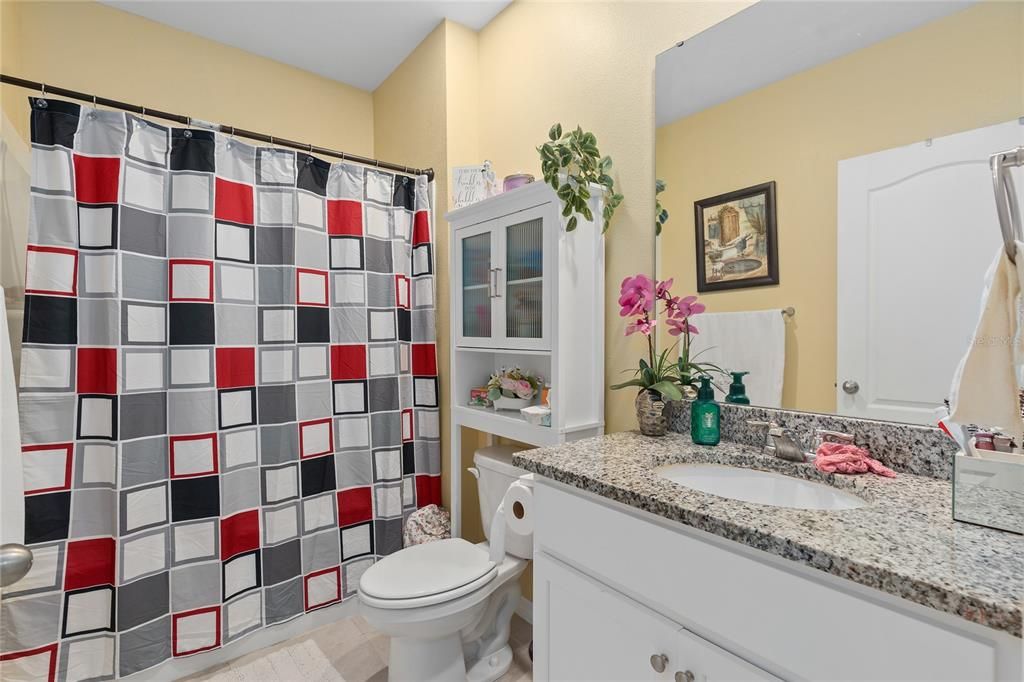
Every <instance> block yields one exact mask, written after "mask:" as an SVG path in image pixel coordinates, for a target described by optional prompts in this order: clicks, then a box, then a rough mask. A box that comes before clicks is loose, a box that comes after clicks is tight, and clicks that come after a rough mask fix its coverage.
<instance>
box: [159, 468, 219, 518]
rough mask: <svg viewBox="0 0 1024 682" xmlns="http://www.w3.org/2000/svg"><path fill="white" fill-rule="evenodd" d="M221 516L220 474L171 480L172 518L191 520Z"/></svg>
mask: <svg viewBox="0 0 1024 682" xmlns="http://www.w3.org/2000/svg"><path fill="white" fill-rule="evenodd" d="M212 516H220V476H199V477H197V478H178V479H175V480H173V481H171V519H172V520H173V521H190V520H192V519H207V518H210V517H212Z"/></svg>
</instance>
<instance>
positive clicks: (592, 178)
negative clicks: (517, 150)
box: [537, 123, 623, 234]
mask: <svg viewBox="0 0 1024 682" xmlns="http://www.w3.org/2000/svg"><path fill="white" fill-rule="evenodd" d="M548 140H549V141H548V142H545V143H544V144H542V145H541V146H539V147H537V151H538V153H539V154H540V159H541V164H540V167H541V173H542V174H543V176H544V182H545V183H546V184H548V185H550V186H551V189H553V190H555V193H556V194H557V195H558V199H559V201H561V202H562V216H563V217H565V218H568V221H567V222H566V225H565V230H566V232H572V231H573V230H575V229H576V227H577V225H578V224H579V218H580V217H582V218H583V219H585V220H587V221H588V222H592V221H593V220H594V212H593V211H592V210H591V208H590V206H589V205H588V204H589V200H590V198H591V184H597V185H600V186H601V187H602V188H603V194H604V208H603V210H602V212H601V219H602V222H603V225H602V228H601V234H604V233H605V232H607V231H608V228H609V226H610V225H611V220H612V216H613V215H615V209H616V208H618V206H619V204H621V203H622V200H623V196H622V195H621V194H619V193H617V192H616V191H615V180H614V179H612V176H611V175H610V171H611V167H612V159H611V157H610V156H601V151H600V149H599V148H598V146H597V136H596V135H594V133H592V132H590V131H584V130H583V128H582V127H581V126H578V125H577V126H576V129H575V130H571V131H569V132H566V133H563V132H562V124H561V123H556V124H554V125H553V126H551V128H550V129H549V130H548ZM563 178H564V179H563Z"/></svg>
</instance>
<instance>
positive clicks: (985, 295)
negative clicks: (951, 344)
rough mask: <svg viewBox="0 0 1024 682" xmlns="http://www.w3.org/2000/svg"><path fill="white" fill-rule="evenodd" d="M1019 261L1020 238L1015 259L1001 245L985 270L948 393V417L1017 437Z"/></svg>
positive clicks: (1022, 254)
mask: <svg viewBox="0 0 1024 682" xmlns="http://www.w3.org/2000/svg"><path fill="white" fill-rule="evenodd" d="M1022 265H1024V244H1022V243H1021V242H1017V264H1016V265H1014V264H1013V262H1012V261H1010V258H1009V257H1008V256H1007V255H1006V250H1005V249H1004V248H1003V247H1002V246H1001V245H1000V247H999V252H998V253H997V254H996V257H995V260H993V261H992V265H991V266H990V267H989V269H988V272H987V273H985V289H984V291H983V292H982V299H981V300H982V307H981V316H980V318H979V319H978V327H977V329H975V331H974V336H973V337H972V338H971V345H970V346H969V347H968V349H967V352H966V354H964V357H963V359H961V360H960V365H959V366H958V367H957V370H956V373H955V374H954V375H953V385H952V388H951V389H950V396H949V401H950V411H951V412H950V418H951V419H952V421H954V422H956V423H958V424H979V425H981V426H985V427H991V426H999V427H1001V428H1003V429H1005V430H1006V431H1007V433H1010V434H1012V435H1014V436H1017V437H1019V436H1020V435H1021V433H1022V432H1024V423H1022V421H1021V417H1020V405H1019V398H1018V390H1019V389H1018V384H1017V367H1018V366H1019V363H1020V335H1019V331H1020V329H1019V318H1018V315H1019V312H1018V302H1019V298H1020V292H1021V282H1022V274H1024V273H1022Z"/></svg>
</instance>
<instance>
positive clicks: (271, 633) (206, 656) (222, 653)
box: [125, 597, 529, 682]
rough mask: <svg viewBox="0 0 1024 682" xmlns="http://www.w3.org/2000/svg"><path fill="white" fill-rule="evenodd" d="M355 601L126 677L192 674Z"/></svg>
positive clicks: (349, 610)
mask: <svg viewBox="0 0 1024 682" xmlns="http://www.w3.org/2000/svg"><path fill="white" fill-rule="evenodd" d="M358 601H359V600H358V599H356V598H355V597H352V598H350V599H347V600H345V601H344V602H342V603H340V604H335V605H333V606H328V607H327V608H324V609H319V610H317V611H313V612H312V613H307V614H305V615H303V616H299V617H298V618H296V619H294V620H290V621H288V622H287V623H281V624H280V625H271V626H268V627H265V628H263V629H262V630H259V631H257V632H254V633H252V634H251V635H247V636H245V637H242V638H241V639H239V640H237V641H235V642H232V643H231V644H228V645H226V646H223V647H221V648H220V649H214V650H213V651H207V652H204V653H201V654H195V655H194V656H188V657H186V658H171V659H168V660H166V661H164V662H163V663H160V664H159V665H156V666H154V667H152V668H148V669H146V670H141V671H139V672H137V673H135V674H133V675H129V676H128V677H126V678H125V679H137V680H146V682H157V681H160V682H163V681H164V680H166V681H167V682H171V681H172V680H179V679H181V678H183V677H188V676H190V675H195V674H196V673H199V672H202V671H203V670H206V669H207V668H212V667H214V666H217V665H221V664H223V663H227V662H228V661H232V660H234V659H236V658H240V657H242V656H245V655H246V654H251V653H252V652H254V651H257V650H259V649H266V648H267V647H271V646H274V645H275V644H279V643H280V642H283V641H285V640H287V639H291V638H292V637H298V636H299V635H302V634H305V633H307V632H309V631H310V630H315V629H317V628H319V627H323V626H324V625H328V624H330V623H336V622H338V621H339V620H341V619H343V618H348V617H350V616H354V615H356V613H358V610H359V604H358ZM527 603H529V602H527ZM325 653H329V652H325Z"/></svg>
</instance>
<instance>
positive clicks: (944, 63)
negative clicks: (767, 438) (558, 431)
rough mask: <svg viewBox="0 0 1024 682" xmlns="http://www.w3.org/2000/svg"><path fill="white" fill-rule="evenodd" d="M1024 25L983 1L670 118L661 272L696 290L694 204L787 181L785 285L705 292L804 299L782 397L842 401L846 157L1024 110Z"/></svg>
mask: <svg viewBox="0 0 1024 682" xmlns="http://www.w3.org/2000/svg"><path fill="white" fill-rule="evenodd" d="M1022 29H1024V4H1022V3H986V4H982V5H979V6H976V7H973V8H970V9H967V10H964V11H962V12H959V13H957V14H954V15H951V16H949V17H946V18H944V19H941V20H939V21H936V22H932V23H930V24H928V25H926V26H923V27H921V28H919V29H916V30H914V31H911V32H908V33H905V34H902V35H899V36H896V37H894V38H891V39H889V40H886V41H884V42H882V43H879V44H876V45H873V46H870V47H868V48H865V49H863V50H860V51H858V52H856V53H854V54H852V55H848V56H846V57H843V58H840V59H838V60H836V61H833V62H830V63H828V64H824V65H822V66H820V67H817V68H814V69H811V70H809V71H805V72H803V73H800V74H797V75H795V76H792V77H790V78H787V79H785V80H783V81H780V82H778V83H774V84H772V85H769V86H767V87H764V88H761V89H760V90H757V91H755V92H752V93H749V94H747V95H743V96H741V97H738V98H736V99H733V100H731V101H729V102H726V103H724V104H721V105H718V106H716V107H713V108H711V109H708V110H705V111H702V112H700V113H698V114H694V115H693V116H690V117H688V118H685V119H681V120H679V121H676V122H674V123H671V124H669V125H666V126H662V127H661V128H659V129H658V132H657V173H658V177H660V178H662V179H664V180H665V181H666V182H667V184H668V189H667V190H666V191H665V193H664V194H662V197H663V199H662V202H663V204H664V206H665V208H666V209H668V211H669V213H670V218H669V222H668V224H667V225H666V227H665V231H664V232H663V233H662V245H661V246H662V251H661V260H662V263H661V265H662V270H661V276H662V277H674V278H675V279H676V282H677V284H676V286H677V287H679V286H680V285H682V289H683V290H687V291H693V292H694V293H696V271H695V266H694V263H695V255H694V236H693V234H694V227H693V219H694V218H693V202H694V201H696V200H699V199H702V198H705V197H710V196H714V195H717V194H721V193H723V192H728V191H731V190H734V189H739V188H741V187H747V186H750V185H755V184H758V183H761V182H766V181H768V180H775V181H776V183H777V204H778V207H777V216H778V241H779V271H780V284H779V286H772V287H760V288H753V289H746V290H739V291H726V292H715V293H708V294H704V296H703V299H704V302H705V303H706V304H707V305H708V308H709V309H710V310H712V311H717V312H729V311H740V310H758V309H764V308H782V307H786V306H794V307H795V308H796V311H797V313H796V316H795V318H793V319H792V320H790V321H789V322H787V338H786V373H785V385H784V389H783V406H785V407H791V408H797V409H801V410H811V411H820V412H834V411H835V387H834V384H833V382H834V381H835V374H836V338H835V329H836V313H835V304H836V279H835V274H834V273H835V267H836V185H837V167H836V164H837V162H838V161H839V160H841V159H845V158H849V157H853V156H859V155H862V154H867V153H870V152H873V151H878V150H882V149H888V148H890V147H896V146H900V145H905V144H910V143H912V142H916V141H920V140H924V139H926V138H929V137H939V136H941V135H947V134H950V133H954V132H957V131H962V130H967V129H971V128H977V127H980V126H985V125H990V124H994V123H1000V122H1003V121H1007V120H1012V119H1014V118H1016V117H1018V116H1021V115H1024V99H1022V98H1024V88H1022V87H1021V84H1022V83H1024V30H1022ZM698 326H700V325H699V323H698Z"/></svg>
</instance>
